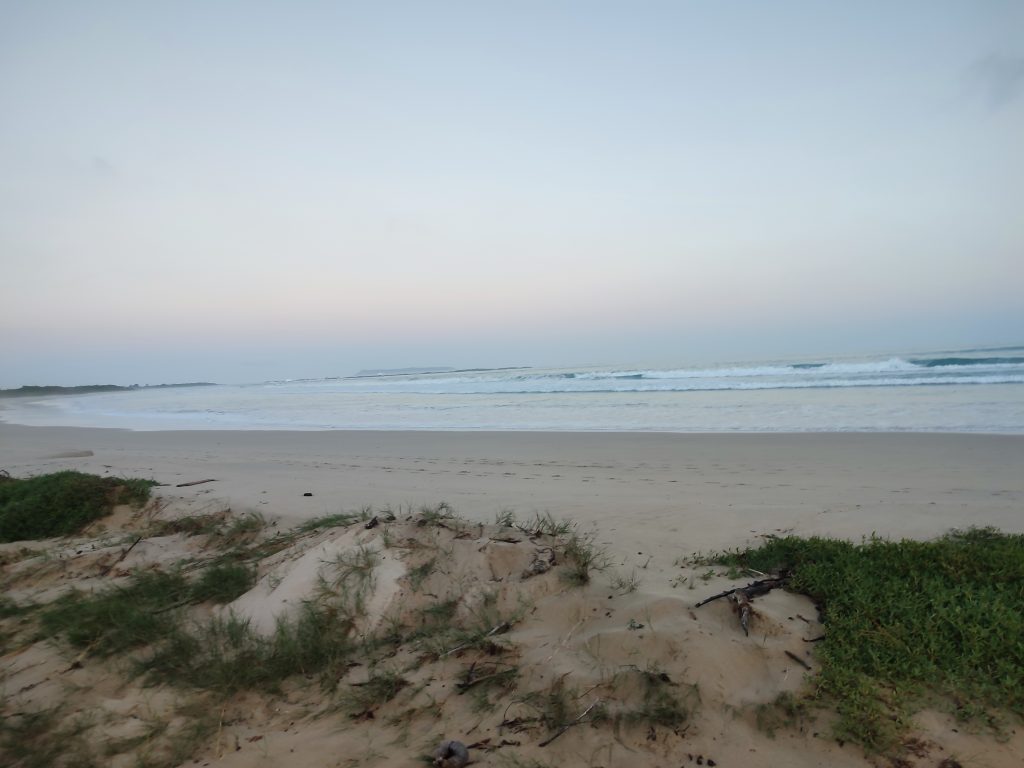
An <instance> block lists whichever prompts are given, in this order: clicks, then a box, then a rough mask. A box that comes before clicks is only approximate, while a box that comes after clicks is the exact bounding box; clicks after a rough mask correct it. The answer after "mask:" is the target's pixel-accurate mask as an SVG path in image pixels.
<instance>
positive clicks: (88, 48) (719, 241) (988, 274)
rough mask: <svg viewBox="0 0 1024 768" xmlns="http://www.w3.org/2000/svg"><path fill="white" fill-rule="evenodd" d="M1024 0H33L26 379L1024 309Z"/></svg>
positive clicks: (13, 175) (5, 181)
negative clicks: (853, 0)
mask: <svg viewBox="0 0 1024 768" xmlns="http://www.w3.org/2000/svg"><path fill="white" fill-rule="evenodd" d="M1022 289H1024V3H1020V2H1016V1H1011V2H988V1H986V0H963V1H962V2H949V1H946V0H926V1H923V2H900V3H887V2H857V3H822V2H787V1H785V0H779V1H778V2H770V3H768V2H761V1H756V2H714V3H712V2H685V1H683V0H678V1H676V2H644V1H640V2H600V1H594V2H559V1H558V0H544V1H541V2H531V1H518V0H517V1H516V2H511V1H509V2H502V3H498V2H487V1H486V0H477V1H475V2H409V3H405V2H389V1H388V0H379V1H375V2H362V3H345V2H314V1H312V0H310V1H308V2H279V3H271V2H258V1H250V2H228V1H224V2H215V3H211V2H188V1H182V0H178V1H177V2H147V3H136V2H104V1H103V0H95V1H93V2H89V3H82V2H77V1H76V2H49V1H44V2H33V3H25V2H11V1H10V0H0V386H4V387H16V386H20V385H23V384H66V385H73V384H86V383H96V382H104V383H106V382H110V383H120V384H128V383H160V382H171V381H194V380H206V381H219V382H225V383H231V382H250V381H262V380H267V379H280V378H292V377H312V376H332V375H344V374H347V373H352V372H354V371H356V370H358V369H361V368H397V367H403V366H418V365H427V366H429V365H451V366H459V367H462V366H501V365H559V364H565V365H570V364H581V363H620V362H622V363H627V362H640V361H645V362H647V361H651V362H664V363H666V364H673V365H674V364H681V363H685V362H687V361H698V360H700V361H706V360H741V359H758V358H761V359H764V358H770V357H779V356H787V355H803V354H806V355H812V354H830V353H836V354H838V353H849V354H852V353H862V352H876V351H877V352H882V351H890V350H899V349H948V348H956V347H958V346H970V345H979V344H993V345H997V344H1015V343H1022V342H1024V300H1022V297H1021V294H1022Z"/></svg>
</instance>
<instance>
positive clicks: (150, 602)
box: [41, 571, 191, 656]
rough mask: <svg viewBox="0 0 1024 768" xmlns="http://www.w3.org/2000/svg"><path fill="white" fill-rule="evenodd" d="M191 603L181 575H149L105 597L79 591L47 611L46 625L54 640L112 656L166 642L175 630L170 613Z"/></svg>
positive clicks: (42, 618)
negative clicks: (165, 639) (59, 637)
mask: <svg viewBox="0 0 1024 768" xmlns="http://www.w3.org/2000/svg"><path fill="white" fill-rule="evenodd" d="M190 599H191V589H190V585H189V583H188V581H186V579H185V578H184V577H183V576H182V575H181V574H180V573H165V572H163V571H149V572H143V573H139V574H136V575H135V577H134V578H133V579H132V581H131V583H130V584H128V585H127V586H124V587H115V588H113V589H110V590H107V591H105V592H101V593H99V594H95V595H86V594H83V593H82V592H80V591H78V590H74V591H72V592H70V593H68V594H66V595H64V596H62V597H60V598H58V599H57V600H56V601H54V602H53V603H52V604H51V605H50V606H49V607H47V608H46V609H44V610H43V613H42V616H41V622H42V627H43V630H44V632H46V633H47V634H49V635H62V636H64V637H65V638H66V639H67V641H68V642H69V643H71V645H73V646H75V647H78V648H87V649H88V650H89V652H90V653H92V654H94V655H97V656H110V655H111V654H114V653H120V652H122V651H126V650H128V649H130V648H135V647H138V646H141V645H148V644H150V643H153V642H155V641H157V640H159V639H161V638H163V637H165V636H166V635H167V634H168V633H170V632H171V631H173V629H174V628H175V620H174V618H172V616H171V614H170V609H171V608H173V607H174V606H176V605H179V604H181V605H184V604H185V603H187V602H188V601H189V600H190Z"/></svg>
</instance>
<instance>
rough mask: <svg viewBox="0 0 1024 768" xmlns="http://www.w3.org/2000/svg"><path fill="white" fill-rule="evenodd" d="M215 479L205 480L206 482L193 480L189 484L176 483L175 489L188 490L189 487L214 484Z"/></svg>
mask: <svg viewBox="0 0 1024 768" xmlns="http://www.w3.org/2000/svg"><path fill="white" fill-rule="evenodd" d="M216 482H217V479H216V478H213V477H211V478H207V479H206V480H193V481H192V482H190V483H178V484H177V485H176V486H174V487H175V488H188V487H189V486H190V485H202V484H203V483H216Z"/></svg>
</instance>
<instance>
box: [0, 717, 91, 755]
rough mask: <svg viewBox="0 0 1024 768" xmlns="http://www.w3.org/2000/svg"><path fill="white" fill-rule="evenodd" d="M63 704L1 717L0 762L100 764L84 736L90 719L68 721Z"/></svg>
mask: <svg viewBox="0 0 1024 768" xmlns="http://www.w3.org/2000/svg"><path fill="white" fill-rule="evenodd" d="M62 714H63V712H62V710H61V708H60V707H55V708H52V709H42V710H36V711H21V712H18V713H16V714H11V715H5V716H4V717H0V762H3V763H4V764H5V765H11V766H17V767H18V768H51V766H54V765H62V766H69V767H71V768H98V766H100V765H101V764H102V763H101V762H100V761H99V760H98V759H97V757H96V756H95V755H94V754H93V751H92V749H91V748H90V746H89V744H88V743H87V741H86V740H85V738H84V737H83V733H84V731H86V730H88V728H89V727H90V725H91V724H90V723H89V722H88V721H87V720H86V719H83V718H75V719H72V720H70V721H65V720H64V719H63V718H62V717H61V715H62Z"/></svg>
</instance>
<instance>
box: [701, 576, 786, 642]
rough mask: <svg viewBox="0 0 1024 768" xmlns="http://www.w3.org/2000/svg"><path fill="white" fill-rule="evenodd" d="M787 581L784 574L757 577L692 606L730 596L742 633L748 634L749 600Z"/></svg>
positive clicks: (750, 613)
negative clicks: (737, 614) (743, 584)
mask: <svg viewBox="0 0 1024 768" xmlns="http://www.w3.org/2000/svg"><path fill="white" fill-rule="evenodd" d="M788 581H789V577H788V576H785V575H781V576H777V577H775V578H769V579H758V580H757V581H752V582H750V583H749V584H747V586H745V587H733V588H732V589H727V590H725V591H724V592H719V593H718V594H717V595H712V596H711V597H707V598H705V599H703V600H701V601H700V602H699V603H697V605H695V606H694V608H700V607H701V606H702V605H707V604H708V603H710V602H711V601H713V600H719V599H721V598H723V597H728V598H730V599H731V600H732V601H733V603H735V604H736V610H737V612H738V613H739V615H740V626H741V627H743V634H745V635H749V634H750V617H751V616H752V615H753V613H754V609H753V606H751V604H750V601H751V600H753V599H754V598H755V597H758V596H760V595H766V594H768V593H769V592H771V591H772V590H773V589H775V588H776V587H784V586H785V585H786V583H787V582H788Z"/></svg>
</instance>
